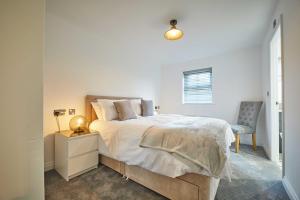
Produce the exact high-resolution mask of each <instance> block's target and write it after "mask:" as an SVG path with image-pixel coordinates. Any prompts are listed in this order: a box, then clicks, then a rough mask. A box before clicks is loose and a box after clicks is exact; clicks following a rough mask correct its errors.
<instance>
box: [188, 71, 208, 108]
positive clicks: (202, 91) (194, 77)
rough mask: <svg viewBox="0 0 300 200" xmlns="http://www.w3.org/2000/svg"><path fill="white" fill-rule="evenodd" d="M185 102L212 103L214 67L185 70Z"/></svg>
mask: <svg viewBox="0 0 300 200" xmlns="http://www.w3.org/2000/svg"><path fill="white" fill-rule="evenodd" d="M183 87H184V88H183V103H212V68H211V67H210V68H205V69H197V70H192V71H185V72H183Z"/></svg>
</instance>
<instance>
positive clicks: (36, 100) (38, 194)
mask: <svg viewBox="0 0 300 200" xmlns="http://www.w3.org/2000/svg"><path fill="white" fill-rule="evenodd" d="M44 4H45V2H44V1H43V0H26V1H23V0H4V1H0V30H1V31H0V32H1V34H0V35H1V37H0V91H1V103H0V110H1V115H0V124H1V125H0V127H1V134H0V135H1V139H0V163H1V166H0V177H1V180H0V188H1V189H0V199H1V200H2V199H3V200H4V199H5V200H10V199H30V200H42V199H44V169H43V168H44V162H43V158H44V157H43V155H44V154H43V133H42V131H43V128H42V125H43V114H42V111H43V105H42V103H43V99H42V98H43V79H42V78H43V73H42V70H43V53H44V47H43V34H44V14H45V8H44V6H45V5H44Z"/></svg>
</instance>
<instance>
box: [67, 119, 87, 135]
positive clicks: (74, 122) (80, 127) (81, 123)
mask: <svg viewBox="0 0 300 200" xmlns="http://www.w3.org/2000/svg"><path fill="white" fill-rule="evenodd" d="M69 126H70V129H71V130H72V131H74V133H82V132H85V131H86V130H87V120H86V118H85V117H83V116H81V115H77V116H75V117H73V118H72V119H71V120H70V122H69Z"/></svg>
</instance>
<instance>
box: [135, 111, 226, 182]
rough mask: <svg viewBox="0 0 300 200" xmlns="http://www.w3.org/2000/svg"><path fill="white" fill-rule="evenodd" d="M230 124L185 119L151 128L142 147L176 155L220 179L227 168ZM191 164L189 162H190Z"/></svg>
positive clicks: (144, 138)
mask: <svg viewBox="0 0 300 200" xmlns="http://www.w3.org/2000/svg"><path fill="white" fill-rule="evenodd" d="M229 127H230V126H229V124H228V123H227V122H225V121H223V120H218V119H210V118H199V117H198V118H196V117H195V118H183V119H181V120H180V121H173V122H170V123H167V124H165V125H156V126H152V127H150V128H148V129H147V130H146V131H145V133H144V135H143V138H142V140H141V143H140V146H141V147H146V148H152V149H158V150H162V151H166V152H169V153H171V154H174V156H180V157H182V159H181V160H182V161H183V162H184V161H185V159H187V160H188V161H190V162H193V163H194V164H196V165H198V166H199V167H203V168H204V169H205V170H207V171H208V173H209V174H210V175H211V176H213V177H216V178H219V177H220V174H221V172H222V170H223V168H224V165H225V162H226V160H227V157H226V143H225V141H226V130H227V129H228V128H229ZM186 163H187V164H189V162H186Z"/></svg>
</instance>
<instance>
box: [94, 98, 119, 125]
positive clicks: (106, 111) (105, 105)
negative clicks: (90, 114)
mask: <svg viewBox="0 0 300 200" xmlns="http://www.w3.org/2000/svg"><path fill="white" fill-rule="evenodd" d="M115 101H124V100H123V99H122V100H111V99H97V103H98V105H99V106H100V108H101V113H102V118H103V120H104V121H111V120H115V119H118V118H119V115H118V112H117V110H116V107H115V105H114V102H115Z"/></svg>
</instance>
